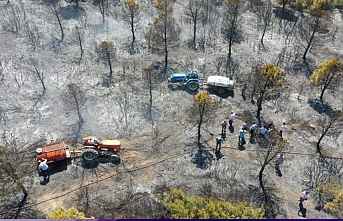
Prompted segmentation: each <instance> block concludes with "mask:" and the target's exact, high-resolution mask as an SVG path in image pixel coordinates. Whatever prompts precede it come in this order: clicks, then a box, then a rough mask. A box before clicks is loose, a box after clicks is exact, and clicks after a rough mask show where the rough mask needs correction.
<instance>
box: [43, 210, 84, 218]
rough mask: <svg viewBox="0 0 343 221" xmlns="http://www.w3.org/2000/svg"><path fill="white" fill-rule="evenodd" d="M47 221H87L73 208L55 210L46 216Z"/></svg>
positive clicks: (82, 214)
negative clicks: (73, 220)
mask: <svg viewBox="0 0 343 221" xmlns="http://www.w3.org/2000/svg"><path fill="white" fill-rule="evenodd" d="M48 219H87V217H86V216H85V214H84V213H82V212H79V211H78V210H77V209H75V208H70V209H67V210H65V209H63V208H59V209H55V210H53V211H52V212H50V213H49V214H48Z"/></svg>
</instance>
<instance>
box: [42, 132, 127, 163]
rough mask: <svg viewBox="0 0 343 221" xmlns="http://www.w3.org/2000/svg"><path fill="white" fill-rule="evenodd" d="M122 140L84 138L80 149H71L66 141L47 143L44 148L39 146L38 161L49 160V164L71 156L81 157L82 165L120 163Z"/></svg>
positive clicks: (65, 159)
mask: <svg viewBox="0 0 343 221" xmlns="http://www.w3.org/2000/svg"><path fill="white" fill-rule="evenodd" d="M120 148H121V145H120V141H119V140H103V141H98V140H97V139H96V138H95V137H85V138H83V146H82V148H79V149H76V150H75V149H73V150H72V149H71V148H70V147H69V146H68V145H67V144H65V143H64V142H61V143H51V144H47V145H45V146H44V147H42V148H37V149H36V152H37V157H36V159H37V161H38V162H39V161H41V160H43V159H46V160H47V163H48V164H51V163H56V162H60V161H67V160H68V159H70V158H78V157H81V162H82V165H84V166H86V167H93V166H96V165H98V163H99V162H100V163H107V162H110V163H113V164H120V162H121V160H120V156H119V152H120Z"/></svg>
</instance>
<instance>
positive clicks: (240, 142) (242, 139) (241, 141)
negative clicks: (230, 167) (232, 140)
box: [238, 128, 246, 147]
mask: <svg viewBox="0 0 343 221" xmlns="http://www.w3.org/2000/svg"><path fill="white" fill-rule="evenodd" d="M245 144H246V142H245V130H244V129H243V128H242V129H240V130H239V136H238V147H243V146H244V145H245Z"/></svg>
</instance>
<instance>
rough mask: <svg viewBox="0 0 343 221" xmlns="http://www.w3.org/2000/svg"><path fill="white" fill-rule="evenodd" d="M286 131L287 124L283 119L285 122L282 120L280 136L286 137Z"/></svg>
mask: <svg viewBox="0 0 343 221" xmlns="http://www.w3.org/2000/svg"><path fill="white" fill-rule="evenodd" d="M286 132H287V125H286V122H285V121H283V122H282V126H281V129H280V131H279V133H280V137H281V138H282V139H285V133H286Z"/></svg>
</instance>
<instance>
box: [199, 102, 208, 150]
mask: <svg viewBox="0 0 343 221" xmlns="http://www.w3.org/2000/svg"><path fill="white" fill-rule="evenodd" d="M205 106H206V105H205V104H202V105H199V114H200V119H199V124H198V142H197V143H198V147H199V149H200V144H201V142H200V139H201V126H202V123H203V119H204V113H205Z"/></svg>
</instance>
